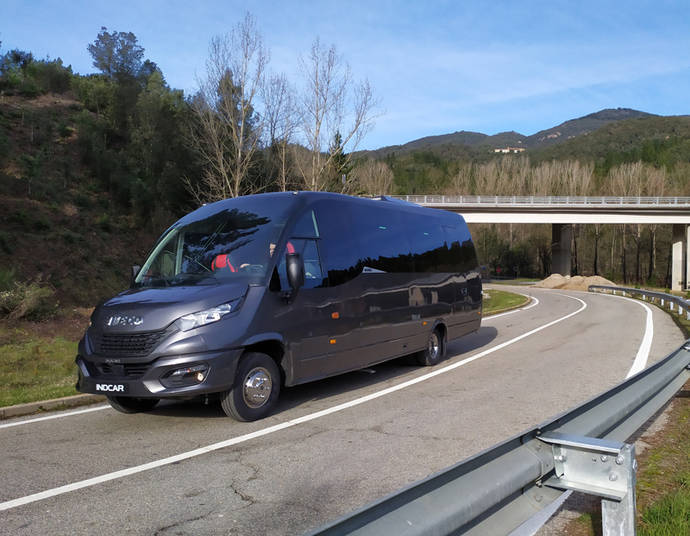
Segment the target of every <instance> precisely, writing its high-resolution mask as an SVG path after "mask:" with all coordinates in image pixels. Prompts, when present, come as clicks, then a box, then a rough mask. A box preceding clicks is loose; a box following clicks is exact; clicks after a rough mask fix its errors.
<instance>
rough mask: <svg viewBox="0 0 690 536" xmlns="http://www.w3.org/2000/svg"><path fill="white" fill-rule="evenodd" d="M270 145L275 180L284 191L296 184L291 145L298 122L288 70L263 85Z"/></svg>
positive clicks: (269, 150)
mask: <svg viewBox="0 0 690 536" xmlns="http://www.w3.org/2000/svg"><path fill="white" fill-rule="evenodd" d="M262 98H263V103H264V121H265V133H266V145H267V147H268V154H269V160H270V163H271V164H272V165H271V168H272V171H273V172H274V173H275V182H276V183H277V185H278V187H279V188H280V190H282V191H286V190H287V189H288V187H289V186H292V182H293V181H292V180H291V177H290V174H291V169H290V167H291V163H290V155H289V151H288V147H289V145H290V143H292V142H293V139H294V136H295V131H296V129H297V126H298V116H297V109H296V102H295V98H296V97H295V91H294V89H293V88H292V86H290V83H289V82H288V80H287V78H286V77H285V75H284V74H282V73H281V74H278V75H272V76H270V77H267V78H266V82H265V84H264V86H263V88H262Z"/></svg>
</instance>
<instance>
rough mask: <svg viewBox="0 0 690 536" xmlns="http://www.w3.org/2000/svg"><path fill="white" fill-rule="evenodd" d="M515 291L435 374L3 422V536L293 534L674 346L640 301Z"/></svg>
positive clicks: (371, 373) (399, 366)
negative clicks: (259, 410)
mask: <svg viewBox="0 0 690 536" xmlns="http://www.w3.org/2000/svg"><path fill="white" fill-rule="evenodd" d="M501 288H505V287H501ZM515 290H516V291H517V292H522V293H527V294H530V295H531V296H533V297H534V298H536V299H534V300H532V302H531V304H530V305H528V306H526V307H524V308H523V309H521V310H518V311H515V312H511V313H508V314H503V315H497V316H495V317H489V318H486V319H484V320H483V323H482V328H481V330H480V331H479V332H478V333H476V334H474V335H472V336H469V337H466V338H464V339H461V340H459V341H455V342H453V343H451V344H450V345H449V348H448V350H449V355H450V356H451V357H450V358H449V359H447V360H446V361H444V362H443V363H441V364H440V365H437V366H436V367H433V368H420V367H415V366H410V365H407V364H405V363H403V362H401V361H394V362H391V363H386V364H383V365H379V366H377V367H375V368H374V369H371V370H365V371H359V372H355V373H350V374H347V375H344V376H340V377H337V378H332V379H329V380H324V381H321V382H316V383H314V384H310V385H305V386H300V387H295V388H292V389H288V390H285V391H284V392H283V395H282V399H281V401H280V403H279V408H278V411H277V412H276V413H275V414H274V415H273V416H272V417H269V418H268V419H264V420H263V421H259V422H255V423H237V422H234V421H232V420H230V419H228V418H226V417H224V416H223V414H222V411H221V410H220V409H219V408H216V407H213V406H203V405H194V404H161V406H160V407H159V408H158V409H156V410H155V411H154V412H152V413H150V414H139V415H122V414H119V413H117V412H115V411H113V410H111V409H109V408H107V407H96V408H90V409H89V410H87V411H86V412H65V413H61V414H56V415H50V416H49V417H50V418H48V419H45V420H44V419H36V418H34V419H23V420H15V421H4V422H2V423H0V452H2V458H1V460H0V476H1V477H2V486H0V534H37V535H38V534H41V535H43V534H94V533H98V534H100V535H107V534H122V533H125V532H126V533H130V534H242V535H254V534H256V535H263V534H299V533H302V532H304V531H306V530H309V529H313V528H315V527H317V526H319V525H321V524H323V523H325V522H327V521H330V520H332V519H334V518H336V517H338V516H340V515H342V514H345V513H347V512H349V511H351V510H353V509H355V508H358V507H360V506H362V505H364V504H366V503H368V502H370V501H372V500H375V499H377V498H379V497H381V496H383V495H386V494H388V493H391V492H393V491H395V490H397V489H399V488H400V487H402V486H405V485H407V484H410V483H412V482H414V481H416V480H419V479H420V478H423V477H426V476H427V475H429V474H430V473H433V472H436V471H439V470H441V469H443V468H445V467H447V466H449V465H451V464H454V463H456V462H458V461H460V460H462V459H464V458H466V457H467V456H469V455H471V454H474V453H476V452H478V451H480V450H482V449H484V448H487V447H490V446H491V445H493V444H495V443H497V442H499V441H501V440H504V439H506V438H508V437H510V436H512V435H515V434H517V433H519V432H521V431H523V430H525V429H527V428H529V427H532V426H534V425H536V424H538V423H539V422H541V421H544V420H546V419H548V418H549V417H551V416H554V415H556V414H558V413H561V412H563V411H566V410H567V409H569V408H571V407H573V406H575V405H577V404H579V403H581V402H583V401H585V400H586V399H588V398H591V397H592V396H594V395H597V394H599V393H601V392H602V391H604V390H606V389H608V388H610V387H611V386H613V385H614V384H616V383H618V382H620V381H621V380H623V379H624V378H625V377H626V375H628V373H629V371H630V370H631V367H633V366H634V362H635V358H636V356H638V362H637V364H636V365H635V366H641V365H643V364H644V363H642V362H641V361H640V359H642V360H644V359H646V358H647V351H646V350H648V354H649V355H648V361H647V363H652V362H654V361H657V360H659V359H661V358H662V357H664V356H665V355H667V354H668V353H669V352H670V351H672V350H674V349H676V348H677V347H678V346H679V345H680V344H681V343H682V342H683V337H682V334H681V333H680V331H679V330H678V328H676V326H675V324H674V323H673V321H672V320H671V319H670V318H669V317H668V316H667V315H666V314H665V313H663V312H661V311H659V310H658V309H656V308H655V307H650V308H649V311H650V313H649V314H650V315H651V316H650V320H652V324H653V338H650V336H651V333H650V332H649V329H647V330H646V328H648V327H649V326H648V322H647V315H648V312H647V309H646V308H645V307H644V306H643V305H642V304H641V303H639V302H634V301H632V300H629V299H624V298H618V297H613V296H606V295H597V294H588V293H581V292H573V291H547V290H538V289H532V288H517V289H515ZM645 333H648V337H647V339H646V340H645V339H644V335H645ZM650 342H651V346H650V344H649V343H650ZM641 346H642V351H640V347H641ZM53 417H57V418H53Z"/></svg>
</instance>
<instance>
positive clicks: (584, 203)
mask: <svg viewBox="0 0 690 536" xmlns="http://www.w3.org/2000/svg"><path fill="white" fill-rule="evenodd" d="M395 197H396V198H397V199H401V200H403V201H408V202H410V203H417V204H419V205H422V206H425V207H433V208H440V209H444V210H450V211H453V212H459V213H461V214H462V215H463V217H464V218H465V221H467V222H468V223H549V224H551V229H552V231H551V232H552V245H551V255H552V266H553V271H554V272H558V273H561V274H569V273H570V241H571V232H572V231H571V227H570V224H573V223H579V224H585V223H602V224H638V223H639V224H645V225H650V224H667V225H672V226H673V246H672V247H673V251H672V268H671V283H672V285H671V286H672V288H673V290H682V289H684V288H687V287H688V286H689V285H690V262H689V259H690V197H555V196H553V197H537V196H484V195H481V196H479V195H470V196H467V195H466V196H444V195H408V196H395Z"/></svg>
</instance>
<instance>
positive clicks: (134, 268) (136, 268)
mask: <svg viewBox="0 0 690 536" xmlns="http://www.w3.org/2000/svg"><path fill="white" fill-rule="evenodd" d="M139 270H141V266H139V265H138V264H135V265H134V266H132V283H134V280H135V279H136V278H137V275H138V274H139Z"/></svg>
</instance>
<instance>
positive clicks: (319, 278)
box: [278, 238, 325, 290]
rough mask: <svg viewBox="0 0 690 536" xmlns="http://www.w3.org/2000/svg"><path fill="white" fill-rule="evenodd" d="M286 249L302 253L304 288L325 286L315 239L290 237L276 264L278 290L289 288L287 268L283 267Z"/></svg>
mask: <svg viewBox="0 0 690 536" xmlns="http://www.w3.org/2000/svg"><path fill="white" fill-rule="evenodd" d="M288 251H295V252H296V253H299V254H300V255H302V259H303V261H304V288H316V287H322V286H325V280H324V277H323V269H322V267H321V258H320V256H319V248H318V246H317V241H316V240H313V239H309V240H306V239H302V238H290V239H289V240H288V246H287V247H286V251H285V252H284V253H283V256H282V258H281V259H280V263H279V264H278V278H279V279H280V290H287V289H289V288H290V285H289V283H288V280H287V269H286V267H285V254H286V253H288Z"/></svg>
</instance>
